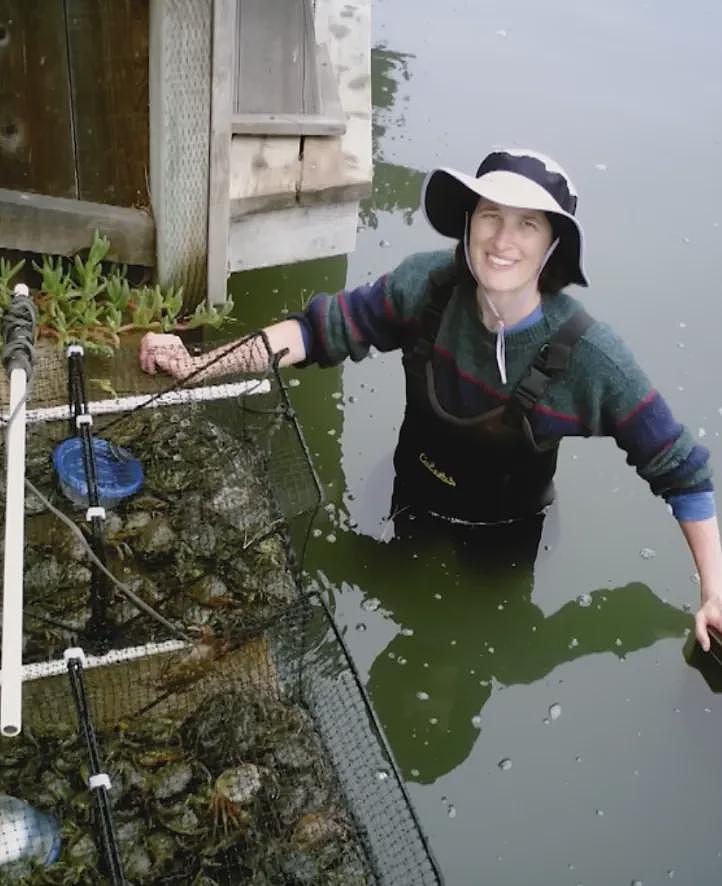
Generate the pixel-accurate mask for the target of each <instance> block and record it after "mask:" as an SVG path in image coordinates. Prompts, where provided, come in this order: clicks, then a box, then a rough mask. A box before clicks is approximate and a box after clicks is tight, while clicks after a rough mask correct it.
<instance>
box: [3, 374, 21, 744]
mask: <svg viewBox="0 0 722 886" xmlns="http://www.w3.org/2000/svg"><path fill="white" fill-rule="evenodd" d="M26 390H27V378H26V375H25V370H24V369H13V370H12V372H11V373H10V415H12V414H13V411H14V410H15V409H17V414H16V415H15V418H14V420H13V421H12V423H11V424H10V425H8V429H7V477H6V497H5V563H4V572H3V620H2V675H1V677H0V679H1V680H2V687H1V692H0V732H2V734H3V735H6V736H13V735H18V734H19V733H20V730H21V728H22V664H23V548H24V545H25V419H26V410H25V402H24V401H25V394H26ZM18 404H20V405H18Z"/></svg>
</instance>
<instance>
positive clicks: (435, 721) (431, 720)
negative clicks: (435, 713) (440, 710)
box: [429, 717, 439, 726]
mask: <svg viewBox="0 0 722 886" xmlns="http://www.w3.org/2000/svg"><path fill="white" fill-rule="evenodd" d="M429 723H431V725H432V726H438V725H439V718H438V717H429Z"/></svg>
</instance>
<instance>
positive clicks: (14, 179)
mask: <svg viewBox="0 0 722 886" xmlns="http://www.w3.org/2000/svg"><path fill="white" fill-rule="evenodd" d="M0 188H12V189H17V190H23V191H34V192H35V193H40V194H50V195H52V196H55V197H75V196H76V195H77V190H76V181H75V164H74V147H73V134H72V128H71V123H70V83H69V78H68V68H67V49H66V42H65V13H64V8H63V0H43V2H42V3H34V2H28V0H0ZM0 245H6V244H0Z"/></svg>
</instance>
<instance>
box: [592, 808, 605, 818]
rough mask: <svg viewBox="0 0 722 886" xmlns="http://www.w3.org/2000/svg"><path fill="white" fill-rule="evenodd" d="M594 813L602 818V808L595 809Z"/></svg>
mask: <svg viewBox="0 0 722 886" xmlns="http://www.w3.org/2000/svg"><path fill="white" fill-rule="evenodd" d="M594 814H595V815H596V816H597V818H604V810H603V809H595V810H594Z"/></svg>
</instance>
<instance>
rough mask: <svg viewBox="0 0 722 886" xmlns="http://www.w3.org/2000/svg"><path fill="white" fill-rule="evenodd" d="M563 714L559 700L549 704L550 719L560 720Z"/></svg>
mask: <svg viewBox="0 0 722 886" xmlns="http://www.w3.org/2000/svg"><path fill="white" fill-rule="evenodd" d="M561 715H562V706H561V705H560V704H559V703H558V702H554V704H553V705H549V719H550V720H558V719H559V718H560V717H561Z"/></svg>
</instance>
